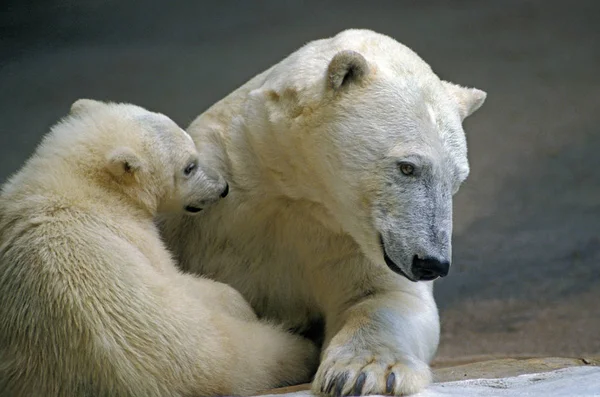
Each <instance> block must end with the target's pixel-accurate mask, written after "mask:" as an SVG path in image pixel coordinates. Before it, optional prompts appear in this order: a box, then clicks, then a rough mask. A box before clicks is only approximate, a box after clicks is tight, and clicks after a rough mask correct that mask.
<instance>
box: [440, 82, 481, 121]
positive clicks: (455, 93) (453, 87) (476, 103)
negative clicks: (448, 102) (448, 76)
mask: <svg viewBox="0 0 600 397" xmlns="http://www.w3.org/2000/svg"><path fill="white" fill-rule="evenodd" d="M442 84H443V85H444V87H445V88H446V91H448V93H450V95H451V96H452V97H453V98H454V100H455V101H456V103H457V104H458V113H459V115H460V119H461V120H464V119H466V118H467V117H469V116H470V115H472V114H473V113H475V111H476V110H477V109H479V108H480V107H481V105H483V102H485V98H486V97H487V93H486V92H485V91H481V90H478V89H477V88H467V87H461V86H459V85H457V84H454V83H450V82H448V81H442Z"/></svg>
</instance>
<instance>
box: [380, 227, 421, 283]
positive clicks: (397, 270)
mask: <svg viewBox="0 0 600 397" xmlns="http://www.w3.org/2000/svg"><path fill="white" fill-rule="evenodd" d="M379 244H380V245H381V250H382V251H383V259H384V260H385V264H386V265H387V267H389V268H390V270H391V271H393V272H394V273H396V274H399V275H401V276H403V277H406V278H407V279H408V280H410V281H412V282H413V283H416V282H417V281H418V280H415V279H413V278H411V277H409V276H408V274H406V273H405V272H404V270H402V269H401V268H400V266H398V265H397V264H396V263H395V262H394V261H393V260H392V258H390V257H389V256H388V254H387V252H385V245H384V243H383V237H382V236H381V234H380V235H379Z"/></svg>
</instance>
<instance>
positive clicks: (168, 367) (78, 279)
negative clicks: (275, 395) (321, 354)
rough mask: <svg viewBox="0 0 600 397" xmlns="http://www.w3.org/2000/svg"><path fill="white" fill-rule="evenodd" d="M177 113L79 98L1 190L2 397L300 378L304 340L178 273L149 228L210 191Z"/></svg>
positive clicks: (223, 292) (308, 354) (216, 185)
mask: <svg viewBox="0 0 600 397" xmlns="http://www.w3.org/2000/svg"><path fill="white" fill-rule="evenodd" d="M197 160H198V153H197V151H196V148H195V146H194V144H193V142H192V141H191V140H190V139H189V136H188V135H187V134H186V133H185V132H184V131H183V130H182V129H181V128H179V127H178V126H177V125H175V123H174V122H173V121H171V120H170V119H169V118H167V117H166V116H163V115H161V114H157V113H152V112H149V111H147V110H145V109H142V108H140V107H137V106H134V105H128V104H105V103H101V102H97V101H92V100H80V101H77V102H75V104H74V105H73V107H72V112H71V115H70V116H69V117H67V118H66V119H65V120H63V121H62V122H61V123H59V124H58V125H56V126H55V127H54V128H53V129H52V131H51V132H50V133H49V134H48V135H47V136H46V137H45V138H44V141H43V142H42V144H41V145H40V147H39V148H38V149H37V150H36V152H35V154H34V155H33V156H32V157H31V158H30V159H29V161H28V162H27V164H25V166H24V167H23V168H22V169H21V170H20V171H19V172H18V173H17V174H16V175H15V176H14V177H12V178H11V179H10V181H9V182H8V183H6V184H5V185H4V186H3V187H2V192H1V194H0V302H2V303H1V304H0V396H2V397H9V396H10V397H21V396H23V397H25V396H47V397H54V396H56V397H58V396H73V397H76V396H148V397H152V396H156V397H159V396H160V397H167V396H181V397H183V396H204V395H211V394H219V395H239V394H253V393H256V392H258V391H260V390H264V389H268V388H273V387H277V386H281V385H286V384H290V383H295V382H302V381H306V380H308V376H309V374H310V371H311V370H310V367H311V365H312V364H311V362H312V363H314V364H316V361H317V352H316V349H315V347H314V346H313V345H312V344H311V343H310V342H308V341H306V340H303V339H301V338H299V337H297V336H294V335H291V334H288V333H287V332H284V331H282V330H280V329H279V328H277V327H273V326H271V325H268V324H265V323H261V322H259V321H257V319H256V315H255V314H254V312H253V311H252V309H251V308H250V306H249V305H248V303H247V302H246V301H245V300H244V299H243V298H242V297H241V295H240V294H239V293H238V292H236V291H235V290H234V289H233V288H231V287H229V286H227V285H224V284H221V283H217V282H214V281H211V280H208V279H202V278H198V277H194V276H192V275H186V274H182V273H181V272H180V271H179V270H178V269H177V268H176V267H175V262H174V261H173V259H172V258H171V255H170V253H169V252H168V251H167V250H166V248H165V247H164V244H163V242H162V241H161V239H160V236H159V235H158V230H157V228H156V227H155V225H154V224H153V217H154V215H155V214H156V212H157V211H162V210H172V211H176V212H178V213H182V212H184V211H185V210H186V208H188V207H190V206H192V207H204V206H208V205H210V204H212V203H214V202H216V201H217V200H220V197H219V196H220V195H222V193H223V190H224V187H225V182H224V180H223V178H222V177H220V176H219V175H218V174H217V173H216V172H214V171H211V170H210V169H209V168H207V167H205V166H203V165H201V164H199V163H198V164H196V167H195V168H193V171H192V172H189V173H186V172H184V170H185V169H186V168H188V165H189V164H190V163H194V164H195V162H196V161H197Z"/></svg>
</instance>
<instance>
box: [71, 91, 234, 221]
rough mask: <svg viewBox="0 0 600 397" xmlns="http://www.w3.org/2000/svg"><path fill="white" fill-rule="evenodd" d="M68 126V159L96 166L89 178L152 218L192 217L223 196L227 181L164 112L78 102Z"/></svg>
mask: <svg viewBox="0 0 600 397" xmlns="http://www.w3.org/2000/svg"><path fill="white" fill-rule="evenodd" d="M70 123H71V125H73V126H74V129H76V130H77V133H72V134H74V135H75V136H73V135H71V136H70V137H65V139H66V143H67V144H69V146H70V148H72V149H73V150H77V152H78V154H76V155H75V154H74V155H73V156H71V157H72V158H78V159H82V157H84V158H83V159H82V164H79V166H78V167H79V169H84V170H86V169H88V168H89V167H95V168H94V169H89V170H87V172H88V175H90V176H91V177H92V178H95V179H96V181H97V182H100V183H102V184H106V187H107V188H108V187H111V188H116V189H118V191H119V192H120V193H124V194H125V195H126V196H127V197H129V198H130V199H132V200H133V201H135V202H136V203H137V204H139V205H140V206H142V207H143V208H144V209H146V210H149V211H150V212H151V213H153V214H155V213H157V212H179V211H185V212H186V213H189V214H194V213H197V212H199V211H200V210H202V208H203V207H205V206H207V205H209V204H211V203H214V202H216V201H218V200H219V198H221V197H225V195H227V192H228V189H229V187H228V185H227V182H226V181H225V180H224V179H223V178H222V177H221V176H220V175H219V174H218V173H217V172H216V171H213V170H212V169H211V168H208V167H206V166H204V165H202V164H201V163H200V159H199V157H198V152H197V150H196V147H195V145H194V143H193V141H192V139H191V138H190V136H189V135H188V134H187V133H186V132H185V131H184V130H183V129H181V128H180V127H179V126H177V124H175V122H174V121H172V120H171V119H170V118H168V117H167V116H165V115H163V114H160V113H154V112H151V111H148V110H146V109H144V108H142V107H139V106H136V105H132V104H125V103H104V102H100V101H95V100H90V99H80V100H77V101H76V102H75V103H73V105H72V106H71V113H70ZM74 139H77V144H75V142H73V140H74ZM84 153H85V156H82V154H84Z"/></svg>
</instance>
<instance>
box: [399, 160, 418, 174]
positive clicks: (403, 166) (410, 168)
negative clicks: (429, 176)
mask: <svg viewBox="0 0 600 397" xmlns="http://www.w3.org/2000/svg"><path fill="white" fill-rule="evenodd" d="M398 168H400V172H402V173H403V174H404V175H406V176H411V175H413V174H414V173H415V166H414V165H412V164H411V163H406V162H401V163H399V164H398Z"/></svg>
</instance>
